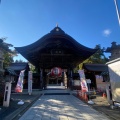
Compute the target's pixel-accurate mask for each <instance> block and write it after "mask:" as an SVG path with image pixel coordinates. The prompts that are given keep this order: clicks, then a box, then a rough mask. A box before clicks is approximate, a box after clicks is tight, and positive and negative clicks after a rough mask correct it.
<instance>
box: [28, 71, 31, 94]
mask: <svg viewBox="0 0 120 120" xmlns="http://www.w3.org/2000/svg"><path fill="white" fill-rule="evenodd" d="M28 93H29V95H31V94H32V71H29V72H28Z"/></svg>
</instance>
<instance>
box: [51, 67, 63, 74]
mask: <svg viewBox="0 0 120 120" xmlns="http://www.w3.org/2000/svg"><path fill="white" fill-rule="evenodd" d="M61 74H62V69H61V68H59V67H54V68H52V69H51V75H52V76H61Z"/></svg>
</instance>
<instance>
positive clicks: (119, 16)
mask: <svg viewBox="0 0 120 120" xmlns="http://www.w3.org/2000/svg"><path fill="white" fill-rule="evenodd" d="M114 2H115V7H116V12H117V16H118V22H119V25H120V13H119V9H118V4H117V0H114Z"/></svg>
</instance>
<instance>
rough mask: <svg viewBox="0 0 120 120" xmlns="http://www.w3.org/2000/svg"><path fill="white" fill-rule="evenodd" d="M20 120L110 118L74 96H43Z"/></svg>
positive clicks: (107, 119)
mask: <svg viewBox="0 0 120 120" xmlns="http://www.w3.org/2000/svg"><path fill="white" fill-rule="evenodd" d="M60 92H62V90H60ZM51 93H52V92H51ZM19 120H109V118H107V117H106V116H105V115H103V114H101V113H99V112H97V111H96V110H94V109H93V108H91V107H90V106H88V105H86V104H85V103H83V102H82V101H80V100H79V99H77V98H76V97H74V96H73V95H42V97H40V98H39V99H38V100H37V101H36V102H35V103H34V104H33V106H32V107H31V108H29V109H28V110H27V111H26V113H24V115H23V116H22V117H21V118H20V119H19Z"/></svg>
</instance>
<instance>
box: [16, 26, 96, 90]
mask: <svg viewBox="0 0 120 120" xmlns="http://www.w3.org/2000/svg"><path fill="white" fill-rule="evenodd" d="M15 49H16V50H17V51H18V52H19V53H20V54H21V55H22V56H23V57H25V58H26V59H27V60H28V61H29V62H30V63H31V64H33V65H34V66H35V67H36V68H37V70H38V72H37V74H39V76H38V77H37V78H36V79H37V80H36V79H35V78H33V84H37V85H38V84H39V88H40V89H43V88H45V87H46V86H47V85H52V84H55V85H62V84H63V85H64V86H66V88H68V87H69V88H70V87H71V86H72V85H73V70H74V68H75V67H76V66H77V65H78V64H80V63H81V62H83V61H84V60H85V59H87V58H89V57H90V56H91V55H93V54H94V53H95V52H96V51H97V49H92V48H88V47H85V46H83V45H81V44H80V43H78V42H77V41H76V40H75V39H73V38H72V37H71V36H69V35H68V34H66V33H65V32H64V31H63V30H62V29H61V28H60V27H58V26H56V27H55V28H54V29H53V30H51V31H50V33H48V34H46V35H44V36H43V37H41V38H40V39H39V40H37V41H36V42H34V43H33V44H30V45H27V46H24V47H15ZM53 68H60V69H61V72H60V75H59V74H57V73H56V71H55V73H54V75H53V73H52V69H53ZM34 79H35V80H34ZM38 79H39V80H38Z"/></svg>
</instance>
